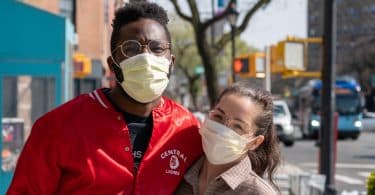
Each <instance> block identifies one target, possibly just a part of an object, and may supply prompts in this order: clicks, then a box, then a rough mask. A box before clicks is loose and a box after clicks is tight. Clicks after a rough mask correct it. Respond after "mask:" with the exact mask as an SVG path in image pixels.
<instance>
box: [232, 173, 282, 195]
mask: <svg viewBox="0 0 375 195" xmlns="http://www.w3.org/2000/svg"><path fill="white" fill-rule="evenodd" d="M235 192H236V194H254V195H277V193H276V191H275V189H274V188H273V187H271V185H270V184H269V183H268V182H267V181H266V180H264V179H263V178H261V177H259V176H258V175H256V174H255V173H251V174H250V175H249V177H248V179H246V180H245V181H243V182H242V183H241V184H240V185H239V186H238V187H237V188H236V189H235Z"/></svg>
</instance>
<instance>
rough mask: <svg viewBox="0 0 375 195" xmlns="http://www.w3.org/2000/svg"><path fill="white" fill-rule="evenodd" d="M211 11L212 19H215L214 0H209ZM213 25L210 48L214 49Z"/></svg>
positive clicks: (213, 27)
mask: <svg viewBox="0 0 375 195" xmlns="http://www.w3.org/2000/svg"><path fill="white" fill-rule="evenodd" d="M211 11H212V13H211V14H212V18H214V17H215V0H211ZM215 25H216V24H212V25H211V46H212V47H213V48H214V47H215Z"/></svg>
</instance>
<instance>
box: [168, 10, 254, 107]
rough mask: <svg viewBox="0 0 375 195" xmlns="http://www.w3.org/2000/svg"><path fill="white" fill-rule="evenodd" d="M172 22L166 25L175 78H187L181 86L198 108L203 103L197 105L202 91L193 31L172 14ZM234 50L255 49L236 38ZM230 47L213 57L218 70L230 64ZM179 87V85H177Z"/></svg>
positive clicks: (199, 60)
mask: <svg viewBox="0 0 375 195" xmlns="http://www.w3.org/2000/svg"><path fill="white" fill-rule="evenodd" d="M171 18H173V19H172V22H171V23H170V25H169V26H168V28H169V29H170V33H171V35H172V45H173V47H172V53H173V54H174V55H175V56H176V61H175V69H176V70H177V71H175V72H176V74H177V75H176V76H177V78H180V77H181V76H183V77H185V78H186V79H187V83H186V84H184V86H183V87H187V89H188V92H189V95H190V97H191V101H192V102H191V103H192V109H194V110H199V109H200V108H202V106H203V105H199V102H198V95H199V94H200V93H201V92H202V88H203V86H202V85H201V83H202V80H201V78H202V73H203V72H201V69H202V68H203V67H202V61H201V58H200V56H199V54H198V51H197V47H196V46H195V45H196V43H195V38H194V31H193V28H192V26H191V25H190V24H189V23H187V22H186V21H184V20H182V19H181V18H179V17H175V16H172V17H171ZM236 51H237V52H238V53H239V54H245V53H249V52H253V51H256V49H254V48H251V47H249V46H248V45H247V44H246V42H245V41H242V40H241V39H240V38H237V39H236ZM231 60H232V57H231V47H230V45H228V44H227V45H226V46H225V47H224V48H223V51H222V52H221V55H219V56H218V57H216V58H215V65H216V67H217V68H218V69H220V70H227V69H228V64H231ZM180 74H182V75H180ZM178 87H181V86H178Z"/></svg>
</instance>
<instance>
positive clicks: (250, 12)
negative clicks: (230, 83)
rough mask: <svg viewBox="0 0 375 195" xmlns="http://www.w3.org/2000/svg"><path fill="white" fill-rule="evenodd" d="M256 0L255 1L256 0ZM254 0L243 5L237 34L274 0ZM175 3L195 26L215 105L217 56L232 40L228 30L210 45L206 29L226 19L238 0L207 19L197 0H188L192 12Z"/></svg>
mask: <svg viewBox="0 0 375 195" xmlns="http://www.w3.org/2000/svg"><path fill="white" fill-rule="evenodd" d="M254 1H255V2H254ZM254 1H252V2H251V3H249V4H251V5H249V6H241V7H248V8H247V9H246V11H245V15H244V17H243V19H242V21H241V22H240V25H239V26H238V27H237V28H236V29H235V32H234V33H235V36H239V35H240V34H241V33H242V32H244V31H245V29H246V28H247V26H248V24H249V21H250V19H251V18H252V17H253V16H254V14H255V13H256V12H257V11H258V10H259V9H260V8H262V7H264V6H266V5H267V4H269V3H270V2H271V1H272V0H254ZM170 2H171V3H172V4H173V6H174V8H175V10H176V12H177V14H178V15H179V16H180V17H181V18H182V19H184V20H185V21H187V22H188V23H190V24H191V25H192V27H193V31H194V38H195V42H196V47H197V50H198V53H199V55H200V57H201V60H202V64H203V67H204V69H205V71H204V75H205V78H206V81H208V82H206V83H207V93H208V96H209V100H210V104H211V106H213V105H214V103H215V100H216V98H217V96H218V94H219V88H218V74H217V73H218V72H217V66H215V58H214V57H216V56H219V54H220V52H222V50H223V48H224V47H225V46H226V45H227V44H228V43H229V42H230V40H231V33H230V32H227V33H224V34H223V35H221V36H220V37H218V38H217V40H215V43H214V44H212V45H211V46H210V44H209V40H208V36H207V33H206V31H207V30H208V29H209V28H210V27H212V26H213V25H214V24H215V23H217V22H219V21H221V20H223V19H225V18H226V17H227V16H228V15H229V14H230V13H231V8H232V6H233V5H234V3H235V2H236V0H230V1H229V2H228V6H227V7H226V8H225V9H224V11H223V12H222V13H221V14H218V15H216V16H214V17H212V18H209V19H207V20H202V16H201V14H200V12H199V10H198V5H197V2H198V1H197V0H187V4H188V7H189V11H190V14H187V13H184V12H183V11H182V9H181V5H180V3H179V2H180V1H177V0H170Z"/></svg>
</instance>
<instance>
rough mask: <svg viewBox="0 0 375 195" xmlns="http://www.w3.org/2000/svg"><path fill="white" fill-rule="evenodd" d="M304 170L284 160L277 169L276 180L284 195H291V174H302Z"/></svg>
mask: <svg viewBox="0 0 375 195" xmlns="http://www.w3.org/2000/svg"><path fill="white" fill-rule="evenodd" d="M302 173H304V171H303V170H302V169H300V168H299V167H297V166H295V165H293V164H290V163H288V162H283V163H282V164H281V166H280V167H279V168H278V169H277V171H276V178H275V182H276V184H277V185H278V186H279V188H280V191H281V194H282V195H289V192H290V188H291V186H290V176H291V175H298V174H302Z"/></svg>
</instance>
